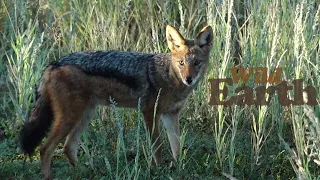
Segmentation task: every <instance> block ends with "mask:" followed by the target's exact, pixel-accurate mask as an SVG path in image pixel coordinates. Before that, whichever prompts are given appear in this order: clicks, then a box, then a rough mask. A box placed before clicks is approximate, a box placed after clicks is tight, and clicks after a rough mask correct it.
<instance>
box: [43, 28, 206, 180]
mask: <svg viewBox="0 0 320 180" xmlns="http://www.w3.org/2000/svg"><path fill="white" fill-rule="evenodd" d="M166 36H167V40H168V45H169V48H170V50H171V53H172V55H171V56H172V57H171V58H172V60H171V62H170V64H171V65H170V68H169V70H168V68H165V67H163V66H161V65H157V64H156V63H155V64H156V65H155V67H154V68H153V71H154V74H153V75H152V77H150V78H151V79H152V80H153V81H155V82H156V83H157V85H158V86H159V87H161V88H160V89H157V90H156V91H150V90H149V89H144V88H143V87H141V88H140V89H139V92H137V91H136V90H134V89H132V88H130V87H128V86H127V85H126V84H125V83H122V82H121V81H119V80H118V79H116V78H104V77H100V76H91V75H88V74H86V73H85V72H83V71H82V70H81V69H79V68H78V67H76V66H73V65H64V66H61V67H54V66H49V67H48V68H47V69H46V70H45V72H44V75H43V81H44V82H43V83H42V85H41V86H40V87H39V91H40V92H41V91H42V90H43V89H46V93H47V94H48V97H49V98H50V101H51V107H52V110H53V114H54V121H53V124H52V129H51V132H50V133H49V136H48V138H47V140H46V143H45V144H44V145H43V146H42V147H41V152H40V153H41V163H42V173H43V174H44V177H45V178H46V179H50V178H51V175H50V163H51V158H52V156H53V152H54V149H55V148H56V146H57V145H58V144H59V143H60V142H61V141H62V140H63V139H64V138H66V137H67V139H66V142H65V145H64V153H65V154H66V156H67V158H68V159H69V161H70V163H71V165H72V166H75V165H76V162H77V149H78V143H79V140H80V136H81V133H82V132H83V130H84V129H85V128H86V127H87V126H88V124H89V122H90V119H91V116H92V112H93V110H94V107H95V106H96V105H98V104H103V105H109V104H110V101H109V99H110V97H112V98H113V99H114V100H115V101H116V103H117V105H118V106H120V107H127V108H137V103H138V99H139V95H138V94H144V96H145V97H146V98H145V101H144V103H143V105H142V107H141V108H142V109H141V110H142V112H143V116H144V120H145V124H146V126H147V128H148V130H149V132H150V136H151V140H152V142H153V144H154V145H153V147H154V148H153V149H154V151H153V154H154V159H155V162H156V163H157V164H159V163H161V162H162V157H161V144H162V143H161V141H160V139H159V122H160V119H162V120H163V122H164V126H165V128H166V130H167V134H168V138H169V141H170V146H171V150H172V154H173V157H174V159H175V160H176V161H177V159H178V157H179V149H180V142H179V136H180V129H179V115H180V112H181V110H182V109H183V107H184V106H185V103H186V101H187V98H188V96H189V94H190V92H191V91H192V90H193V89H194V87H195V86H196V84H197V83H198V79H199V78H202V77H203V75H204V73H205V71H206V69H207V66H208V61H209V52H210V49H211V41H212V29H211V27H209V26H208V27H206V28H204V29H203V30H202V31H201V32H200V34H199V35H198V36H197V38H196V39H195V40H186V39H184V38H183V37H182V35H181V34H180V33H179V32H178V31H177V30H176V29H175V28H173V27H172V26H168V27H167V31H166ZM198 61H201V62H200V63H201V64H200V65H199V66H198V65H195V64H196V63H197V62H198ZM181 63H184V65H181ZM158 64H161V62H159V63H158ZM150 66H151V65H150ZM147 68H151V67H147ZM149 71H150V70H149ZM149 71H148V72H145V76H146V77H147V76H148V73H150V72H149ZM150 76H151V75H150ZM188 77H189V78H191V83H190V84H188V82H187V81H188ZM186 79H187V80H186ZM143 80H145V79H143ZM189 80H190V79H189ZM43 86H45V87H43ZM158 95H159V101H158V106H157V109H156V114H155V117H154V105H155V102H156V100H157V96H158ZM154 118H155V119H154ZM152 131H153V132H152Z"/></svg>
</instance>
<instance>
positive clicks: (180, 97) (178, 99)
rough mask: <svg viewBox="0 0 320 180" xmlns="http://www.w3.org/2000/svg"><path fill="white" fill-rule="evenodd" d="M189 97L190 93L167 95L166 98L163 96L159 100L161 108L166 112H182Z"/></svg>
mask: <svg viewBox="0 0 320 180" xmlns="http://www.w3.org/2000/svg"><path fill="white" fill-rule="evenodd" d="M189 95H190V93H185V94H179V93H174V92H170V93H167V94H165V95H164V96H162V98H159V106H160V108H161V109H162V111H164V112H170V111H180V110H181V109H183V108H184V106H185V104H186V102H187V100H188V97H189ZM160 97H161V96H160Z"/></svg>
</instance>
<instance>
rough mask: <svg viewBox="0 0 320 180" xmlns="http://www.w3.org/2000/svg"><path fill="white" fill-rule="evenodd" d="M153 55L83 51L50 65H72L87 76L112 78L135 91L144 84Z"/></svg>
mask: <svg viewBox="0 0 320 180" xmlns="http://www.w3.org/2000/svg"><path fill="white" fill-rule="evenodd" d="M154 56H155V54H147V53H137V52H126V51H84V52H77V53H73V54H70V55H67V56H64V57H62V58H61V59H60V60H59V61H56V62H53V63H52V64H51V65H53V66H55V67H60V66H65V65H73V66H76V67H78V68H80V69H81V70H82V71H84V72H85V73H86V74H88V75H92V76H100V77H105V78H112V79H115V80H117V81H119V82H121V83H124V84H126V85H128V86H129V87H130V88H132V89H137V88H139V86H141V85H142V84H143V83H144V82H141V81H142V80H143V79H144V78H145V77H146V74H145V73H146V71H147V68H148V64H149V63H150V62H151V61H152V60H153V58H154Z"/></svg>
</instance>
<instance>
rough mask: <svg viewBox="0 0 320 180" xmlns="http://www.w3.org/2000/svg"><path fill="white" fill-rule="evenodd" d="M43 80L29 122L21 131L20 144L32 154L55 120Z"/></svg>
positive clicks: (26, 152)
mask: <svg viewBox="0 0 320 180" xmlns="http://www.w3.org/2000/svg"><path fill="white" fill-rule="evenodd" d="M45 81H46V80H42V81H41V83H40V86H39V87H40V88H39V89H38V93H39V95H38V97H36V102H35V105H34V107H33V108H32V110H31V112H30V116H29V119H28V122H27V123H26V124H25V125H24V126H23V128H22V130H21V132H20V145H21V148H22V150H23V152H24V153H25V154H28V155H32V154H33V153H34V149H35V148H36V147H37V146H38V145H39V144H40V143H41V140H42V139H43V138H44V137H45V135H46V133H47V132H48V131H49V129H50V126H51V124H52V121H53V113H52V108H51V103H50V98H49V96H48V93H47V90H46V86H45V83H46V82H45Z"/></svg>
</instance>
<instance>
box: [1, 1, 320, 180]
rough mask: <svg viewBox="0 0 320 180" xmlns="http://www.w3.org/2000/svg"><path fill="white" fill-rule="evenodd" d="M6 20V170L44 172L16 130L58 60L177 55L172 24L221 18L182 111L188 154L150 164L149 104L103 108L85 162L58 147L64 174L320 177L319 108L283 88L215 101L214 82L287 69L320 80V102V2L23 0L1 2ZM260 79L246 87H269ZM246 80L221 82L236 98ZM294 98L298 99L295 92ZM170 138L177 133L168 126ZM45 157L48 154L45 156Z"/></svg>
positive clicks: (187, 30) (29, 174)
mask: <svg viewBox="0 0 320 180" xmlns="http://www.w3.org/2000/svg"><path fill="white" fill-rule="evenodd" d="M0 21H1V22H0V37H1V38H0V43H1V44H0V51H1V53H0V59H1V61H0V75H1V76H0V97H1V100H0V101H1V105H0V128H1V129H3V130H4V131H5V134H6V137H5V138H4V140H2V141H1V142H0V143H1V144H0V148H1V150H0V179H2V178H5V179H7V178H13V179H26V178H28V179H30V178H32V179H39V178H41V175H40V174H39V172H40V171H39V166H40V164H39V163H38V161H34V162H33V163H32V162H29V161H28V162H26V163H25V166H22V164H23V160H22V156H21V155H20V154H21V152H20V150H19V148H18V143H17V139H18V133H19V129H20V128H21V126H22V124H23V123H24V120H25V119H26V117H27V115H28V111H29V109H30V108H31V107H32V104H33V102H34V100H33V99H34V91H35V89H36V85H37V84H38V82H39V79H40V77H41V75H42V71H43V70H44V68H45V67H46V66H47V64H48V63H49V62H52V61H55V60H58V59H59V58H60V57H62V56H63V55H66V54H69V53H72V52H76V51H82V50H92V49H96V50H97V49H100V50H104V49H107V50H111V49H112V50H129V51H142V52H156V53H158V52H167V51H168V48H167V45H166V41H165V27H166V25H167V24H172V25H174V26H176V27H177V28H178V29H179V30H180V31H181V32H182V33H183V35H185V36H186V37H188V38H192V37H195V36H196V34H197V33H198V32H199V30H200V29H201V28H202V27H203V26H205V25H211V26H212V27H213V29H214V33H215V37H214V43H213V49H212V53H211V56H210V59H211V61H210V66H209V72H208V73H207V76H206V78H205V79H204V80H203V81H202V82H201V83H200V85H199V86H198V87H197V89H196V91H195V92H193V94H192V96H191V97H190V99H189V103H188V105H187V106H186V108H185V110H184V111H183V112H182V118H181V127H183V129H184V131H183V133H182V135H181V137H180V140H181V144H183V146H182V147H181V149H180V159H179V161H178V163H177V164H174V163H172V162H169V163H167V164H168V165H165V166H162V167H155V166H153V165H151V164H150V162H151V159H152V155H151V149H152V144H151V143H150V139H149V136H148V134H147V131H146V129H145V128H143V127H144V125H143V121H142V117H141V112H140V111H139V110H138V111H132V110H129V111H128V110H123V109H118V108H115V107H114V106H112V107H110V108H98V109H97V112H96V114H95V116H94V120H93V121H92V123H91V126H90V127H89V128H88V131H87V132H86V133H85V134H84V135H83V137H82V141H81V145H80V151H79V153H78V155H79V159H80V161H79V163H78V164H79V166H78V167H77V168H75V169H74V170H72V169H71V167H69V165H68V164H67V160H66V158H65V157H64V156H63V155H62V154H59V153H55V154H56V156H55V160H54V161H53V164H54V165H53V168H52V170H53V173H54V174H55V176H57V177H59V178H61V179H66V178H90V179H97V178H99V179H100V178H105V179H150V178H156V179H157V178H158V179H161V178H165V179H170V178H171V179H178V178H182V179H185V178H188V179H212V178H220V179H223V178H228V179H233V178H238V179H287V178H289V179H294V178H298V179H316V178H320V143H319V137H320V124H319V123H320V122H319V116H320V109H319V105H318V106H308V105H301V106H294V105H290V106H281V104H279V101H278V99H277V98H278V94H276V95H274V97H272V96H266V98H268V99H270V104H269V105H268V106H247V105H246V106H239V105H233V106H231V107H226V106H211V105H209V104H208V102H209V98H210V84H209V82H208V79H210V78H226V77H231V73H230V68H232V67H234V66H242V67H267V68H268V69H269V72H268V73H269V74H270V73H271V72H273V71H274V70H275V69H276V68H278V67H281V68H282V74H281V75H282V76H281V80H284V81H288V82H289V84H291V82H292V81H293V80H294V79H298V78H300V79H303V81H304V83H305V85H311V86H313V87H315V88H316V92H317V95H316V99H317V100H318V102H319V100H320V92H319V90H320V81H319V80H318V77H320V69H319V68H320V67H319V65H320V58H319V56H320V45H319V44H320V25H319V23H320V4H319V2H318V1H317V0H301V1H300V0H297V1H285V0H275V1H271V0H266V1H263V0H257V1H255V0H241V1H233V0H221V1H213V0H208V1H195V0H179V1H158V2H156V1H150V0H147V1H141V0H135V1H131V0H127V1H125V0H116V1H104V0H92V1H86V0H73V1H66V0H58V1H54V0H47V1H42V0H40V1H32V0H29V1H27V0H13V1H1V7H0ZM236 58H237V59H240V64H238V63H239V62H236V63H235V61H234V59H236ZM253 79H254V78H253V77H251V78H250V79H249V81H248V82H247V83H246V84H245V85H247V86H250V87H257V86H259V84H254V81H253ZM241 85H243V84H234V85H232V86H229V85H227V84H221V86H220V88H223V87H228V89H229V96H231V95H235V94H236V93H235V89H236V88H237V87H240V86H241ZM272 85H273V84H266V87H269V86H272ZM240 94H241V93H240ZM288 96H289V97H290V98H291V99H293V97H294V93H293V91H289V95H288ZM115 103H116V102H115ZM137 103H138V102H137ZM161 135H162V136H163V137H162V138H164V139H165V138H166V137H165V133H164V131H162V133H161ZM0 139H1V137H0ZM60 147H61V146H60ZM164 148H165V150H164V157H165V159H168V160H171V159H172V157H171V155H170V148H169V145H168V141H167V140H166V139H165V141H164ZM37 152H38V151H37ZM34 159H36V160H38V159H39V157H38V153H36V155H35V157H34ZM88 167H89V168H88ZM16 172H19V173H16ZM70 172H73V173H70Z"/></svg>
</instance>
